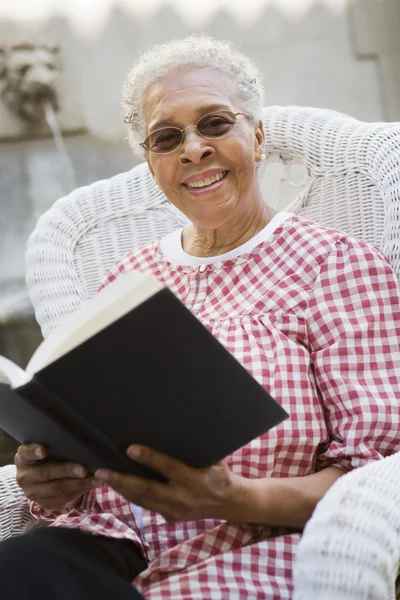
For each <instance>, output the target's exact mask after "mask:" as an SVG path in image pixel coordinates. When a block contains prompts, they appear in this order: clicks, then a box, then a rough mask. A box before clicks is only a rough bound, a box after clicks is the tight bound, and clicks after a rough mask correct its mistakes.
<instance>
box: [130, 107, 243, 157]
mask: <svg viewBox="0 0 400 600" xmlns="http://www.w3.org/2000/svg"><path fill="white" fill-rule="evenodd" d="M238 115H244V116H245V117H247V118H248V119H250V117H249V115H246V113H244V112H237V113H233V112H231V111H230V110H220V111H216V112H212V113H209V114H208V115H204V117H201V119H199V120H198V121H197V123H196V125H188V127H185V129H179V127H162V129H157V130H156V131H153V132H152V133H150V135H149V136H147V138H146V139H145V140H144V142H142V143H141V144H140V145H141V146H142V148H144V149H145V150H148V151H149V152H155V154H168V152H173V151H174V150H176V149H177V148H179V146H180V145H181V144H182V142H183V140H184V139H185V131H186V130H187V129H191V128H193V127H194V128H195V129H196V131H197V133H198V134H199V135H201V137H203V138H206V139H214V138H220V137H222V136H224V135H226V134H227V133H229V131H230V130H231V129H232V127H233V126H234V125H235V123H236V117H237V116H238Z"/></svg>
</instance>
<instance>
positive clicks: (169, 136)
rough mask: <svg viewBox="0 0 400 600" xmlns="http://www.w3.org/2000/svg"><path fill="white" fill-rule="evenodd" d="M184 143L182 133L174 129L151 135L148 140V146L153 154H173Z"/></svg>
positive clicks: (167, 128)
mask: <svg viewBox="0 0 400 600" xmlns="http://www.w3.org/2000/svg"><path fill="white" fill-rule="evenodd" d="M181 141H182V132H181V131H180V130H179V129H175V128H174V127H166V128H165V129H160V130H159V131H155V132H154V133H151V134H150V135H149V137H148V138H147V145H148V148H149V150H151V151H152V152H171V151H172V150H175V148H177V147H178V146H179V144H180V143H181Z"/></svg>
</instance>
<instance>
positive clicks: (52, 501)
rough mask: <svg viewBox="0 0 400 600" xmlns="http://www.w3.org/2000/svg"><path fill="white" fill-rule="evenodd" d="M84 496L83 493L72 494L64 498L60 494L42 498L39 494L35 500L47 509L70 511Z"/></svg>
mask: <svg viewBox="0 0 400 600" xmlns="http://www.w3.org/2000/svg"><path fill="white" fill-rule="evenodd" d="M82 496H83V494H82V493H78V494H70V495H69V496H66V497H64V498H60V497H58V496H56V497H54V498H42V497H41V496H37V497H35V499H34V502H36V504H39V506H40V507H41V508H43V509H45V510H47V511H57V512H70V511H71V510H72V509H73V508H75V507H76V506H77V505H78V504H79V502H80V500H81V498H82Z"/></svg>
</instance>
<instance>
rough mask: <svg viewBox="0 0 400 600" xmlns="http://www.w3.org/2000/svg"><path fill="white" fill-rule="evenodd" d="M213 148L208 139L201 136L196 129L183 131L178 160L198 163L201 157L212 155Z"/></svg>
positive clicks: (213, 152)
mask: <svg viewBox="0 0 400 600" xmlns="http://www.w3.org/2000/svg"><path fill="white" fill-rule="evenodd" d="M213 154H215V150H214V148H213V147H212V146H210V145H209V141H208V140H206V139H205V138H203V137H202V136H201V135H200V134H199V133H198V132H197V131H196V129H192V130H191V131H186V132H185V137H184V140H183V142H182V145H181V152H180V156H179V160H180V161H181V162H182V163H187V162H192V163H195V164H196V163H199V162H200V161H201V160H202V159H203V158H207V157H208V156H212V155H213Z"/></svg>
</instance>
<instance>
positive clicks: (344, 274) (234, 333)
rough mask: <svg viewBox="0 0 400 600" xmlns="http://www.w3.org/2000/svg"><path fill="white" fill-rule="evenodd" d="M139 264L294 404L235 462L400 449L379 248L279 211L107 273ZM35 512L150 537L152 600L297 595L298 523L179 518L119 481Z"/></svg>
mask: <svg viewBox="0 0 400 600" xmlns="http://www.w3.org/2000/svg"><path fill="white" fill-rule="evenodd" d="M169 259H172V261H173V262H171V260H169ZM185 261H186V264H184V263H185ZM131 269H138V270H141V271H147V272H151V273H153V274H154V275H155V276H156V278H157V279H159V280H160V281H161V282H163V283H164V284H165V285H167V286H168V287H169V288H170V289H171V290H172V291H173V292H174V293H175V294H176V295H177V296H178V298H180V299H181V300H182V302H183V303H184V304H185V305H186V306H187V307H189V308H190V310H191V311H193V313H194V314H195V315H197V317H198V318H199V319H200V320H201V321H202V322H203V323H204V325H205V326H206V327H207V328H208V329H209V330H210V331H211V332H212V333H213V334H214V336H215V337H216V338H217V339H218V340H219V341H220V342H221V343H222V344H223V345H224V346H225V347H226V348H228V350H230V351H231V352H232V353H233V354H234V355H235V357H236V358H237V359H238V360H239V361H241V362H242V364H243V365H244V366H245V367H246V368H247V369H248V371H250V373H252V375H253V376H254V377H255V378H256V379H257V380H258V381H259V382H261V383H262V385H264V386H265V387H266V388H267V389H268V390H269V391H270V392H271V394H272V395H273V396H275V398H276V399H277V400H278V401H279V402H280V403H281V404H282V405H283V406H284V408H285V409H286V410H287V411H288V413H289V414H290V419H287V420H286V421H284V422H283V423H282V424H280V425H279V426H277V427H276V428H275V429H273V430H272V431H270V432H268V433H267V434H265V435H263V436H261V437H260V438H258V439H255V440H254V441H252V442H251V443H250V444H248V445H247V446H245V447H243V448H241V449H240V450H238V451H236V452H234V453H233V454H232V455H231V456H230V457H229V463H230V466H231V468H232V470H233V471H235V472H236V473H239V474H240V475H242V476H244V477H250V478H262V477H271V476H274V477H294V476H304V475H307V474H310V473H313V472H315V471H316V470H319V469H321V468H323V467H327V466H329V465H337V466H339V467H341V468H342V469H345V470H350V469H353V468H355V467H359V466H360V465H364V464H366V463H367V462H368V461H371V460H377V459H380V458H381V457H383V456H386V455H388V454H391V453H393V452H395V451H398V450H400V435H399V417H400V368H399V367H400V306H399V295H398V289H397V282H396V279H395V276H394V275H393V272H392V270H391V268H390V267H389V265H388V263H387V261H386V260H385V258H383V257H382V255H381V254H380V252H379V251H378V250H375V249H374V248H372V247H370V246H368V245H366V244H365V243H363V242H358V241H355V240H353V239H350V238H348V237H347V236H346V235H345V234H344V233H342V232H339V231H336V230H332V229H328V228H325V227H322V226H320V225H317V224H316V223H313V222H311V221H306V220H303V219H301V218H299V217H296V216H294V215H291V214H288V213H287V214H282V213H279V214H278V215H277V216H276V217H275V218H274V219H273V221H272V222H271V223H269V225H268V226H267V228H265V230H263V232H260V234H258V235H257V236H256V237H255V238H253V240H251V241H250V242H248V243H247V244H246V245H245V246H243V247H241V248H239V249H236V250H235V251H233V252H231V253H229V254H228V255H223V256H220V257H213V258H212V259H209V260H208V261H207V259H194V257H191V258H190V257H189V256H188V255H185V253H184V252H183V250H182V248H181V246H180V232H176V233H174V234H172V235H171V236H167V238H164V239H163V240H161V241H160V240H157V241H155V242H153V243H152V244H150V245H148V246H146V247H142V248H139V249H138V250H135V251H133V252H131V253H129V254H128V255H126V256H125V257H123V258H122V259H121V260H119V261H118V262H117V263H116V264H115V265H114V266H113V267H112V268H111V269H110V271H109V272H108V274H107V276H106V281H107V282H111V281H113V280H114V279H115V278H116V277H118V276H119V275H120V274H122V273H124V272H126V271H129V270H131ZM132 343H135V340H133V341H132ZM205 443H206V440H205ZM32 511H33V514H34V515H35V516H39V517H42V518H54V517H57V518H56V521H55V523H54V525H55V526H63V527H74V528H80V529H83V530H85V531H89V532H92V533H94V534H101V535H105V536H111V537H116V538H129V539H131V540H133V541H135V542H137V543H138V544H139V545H140V546H141V548H142V549H143V551H144V553H145V555H146V556H147V558H148V559H149V561H150V563H149V567H148V568H147V569H146V570H145V571H144V572H143V573H141V574H140V575H139V576H138V577H137V578H136V579H135V581H134V584H135V586H136V587H137V589H138V590H139V591H140V592H141V593H142V594H143V595H144V597H145V598H147V599H149V600H156V599H157V600H159V599H166V600H178V599H179V600H196V599H205V600H244V599H252V600H254V599H255V598H257V599H265V600H267V599H268V600H272V599H274V600H278V599H279V600H284V599H289V598H291V595H292V589H293V586H292V577H291V574H292V564H293V559H294V556H295V551H296V546H297V543H298V541H299V539H300V534H299V533H296V532H291V531H289V530H283V529H280V530H277V529H272V528H270V527H268V526H266V525H251V524H248V523H243V524H234V523H229V522H225V521H220V520H213V519H205V520H200V521H191V522H187V523H173V524H168V523H166V521H165V520H164V519H163V517H161V516H160V515H158V514H155V513H152V512H150V511H147V510H141V509H140V508H138V507H133V506H132V505H131V504H130V503H129V502H128V501H126V500H124V499H123V498H122V497H121V496H119V495H118V494H116V493H115V492H114V491H113V490H111V489H110V488H108V487H107V486H104V487H102V488H99V489H96V490H93V491H92V492H90V493H89V494H87V495H86V496H85V497H84V499H83V500H82V503H81V504H80V506H79V508H77V509H75V510H73V511H72V512H70V513H69V514H68V515H59V516H57V515H50V514H45V513H43V512H42V511H41V510H40V509H39V507H38V506H37V505H33V506H32Z"/></svg>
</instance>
